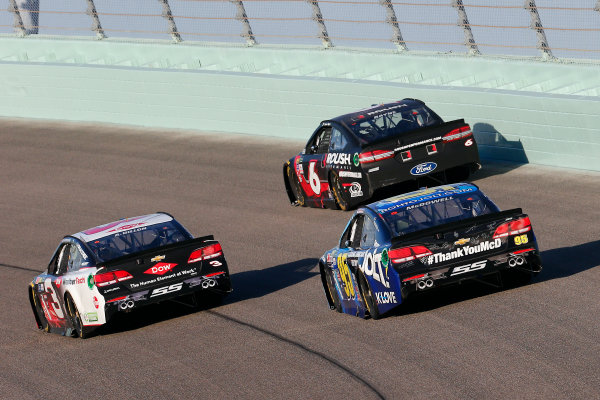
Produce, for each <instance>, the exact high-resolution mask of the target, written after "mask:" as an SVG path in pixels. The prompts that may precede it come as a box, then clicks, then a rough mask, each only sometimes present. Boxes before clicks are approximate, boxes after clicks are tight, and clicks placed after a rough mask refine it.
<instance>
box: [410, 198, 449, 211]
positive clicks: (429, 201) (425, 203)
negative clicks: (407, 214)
mask: <svg viewBox="0 0 600 400" xmlns="http://www.w3.org/2000/svg"><path fill="white" fill-rule="evenodd" d="M453 198H454V197H452V196H450V197H442V198H441V199H435V200H428V201H424V202H423V203H419V204H413V205H412V206H408V207H406V209H407V210H412V209H413V208H417V207H423V206H429V205H431V204H435V203H443V202H444V201H448V200H452V199H453Z"/></svg>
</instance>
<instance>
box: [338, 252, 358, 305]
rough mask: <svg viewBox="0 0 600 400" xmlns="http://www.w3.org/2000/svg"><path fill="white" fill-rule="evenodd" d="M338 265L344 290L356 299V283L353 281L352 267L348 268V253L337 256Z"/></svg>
mask: <svg viewBox="0 0 600 400" xmlns="http://www.w3.org/2000/svg"><path fill="white" fill-rule="evenodd" d="M337 267H338V270H339V271H340V278H341V280H342V282H343V283H344V285H343V286H344V292H346V297H348V298H349V299H354V298H355V297H356V293H355V291H354V284H353V283H352V275H351V274H350V268H348V254H346V253H342V254H340V255H338V257H337Z"/></svg>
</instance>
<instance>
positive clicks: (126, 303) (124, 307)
mask: <svg viewBox="0 0 600 400" xmlns="http://www.w3.org/2000/svg"><path fill="white" fill-rule="evenodd" d="M134 305H135V303H134V302H133V300H129V301H123V302H121V303H119V308H120V309H121V310H123V311H125V310H128V309H130V308H133V306H134Z"/></svg>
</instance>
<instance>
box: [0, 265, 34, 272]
mask: <svg viewBox="0 0 600 400" xmlns="http://www.w3.org/2000/svg"><path fill="white" fill-rule="evenodd" d="M0 267H4V268H10V269H20V270H23V271H31V272H37V273H38V274H40V273H42V272H43V271H40V270H39V269H33V268H27V267H19V266H17V265H10V264H2V263H0Z"/></svg>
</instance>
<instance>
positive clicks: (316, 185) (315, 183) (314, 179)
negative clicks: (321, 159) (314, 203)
mask: <svg viewBox="0 0 600 400" xmlns="http://www.w3.org/2000/svg"><path fill="white" fill-rule="evenodd" d="M316 164H317V162H316V161H311V162H310V164H308V183H310V188H311V189H312V190H313V192H315V194H316V195H319V194H321V181H320V180H319V176H318V175H317V173H316V172H315V165H316Z"/></svg>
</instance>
